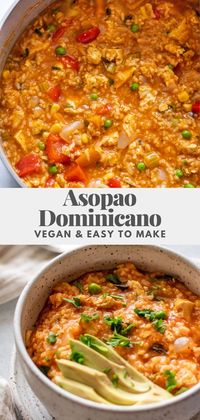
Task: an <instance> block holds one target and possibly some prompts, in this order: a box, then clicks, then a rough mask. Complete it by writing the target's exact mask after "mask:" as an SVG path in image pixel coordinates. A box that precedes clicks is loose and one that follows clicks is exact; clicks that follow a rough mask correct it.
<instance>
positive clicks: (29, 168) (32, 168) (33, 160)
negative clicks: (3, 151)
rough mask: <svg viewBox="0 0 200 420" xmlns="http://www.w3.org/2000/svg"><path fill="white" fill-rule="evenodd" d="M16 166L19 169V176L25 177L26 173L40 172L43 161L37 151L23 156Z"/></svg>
mask: <svg viewBox="0 0 200 420" xmlns="http://www.w3.org/2000/svg"><path fill="white" fill-rule="evenodd" d="M16 168H17V169H18V171H19V176H21V177H24V176H26V175H32V174H38V173H40V172H41V169H42V161H41V159H40V157H39V156H38V155H36V154H35V153H30V154H29V155H26V156H23V157H22V158H21V159H20V160H19V162H18V163H17V164H16Z"/></svg>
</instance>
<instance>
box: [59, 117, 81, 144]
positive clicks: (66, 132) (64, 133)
mask: <svg viewBox="0 0 200 420" xmlns="http://www.w3.org/2000/svg"><path fill="white" fill-rule="evenodd" d="M83 127H84V124H83V121H73V122H72V123H70V124H68V125H65V126H64V127H63V128H62V130H61V132H60V137H62V138H63V139H64V140H68V137H69V136H70V134H72V133H73V132H74V131H76V130H78V129H81V128H83Z"/></svg>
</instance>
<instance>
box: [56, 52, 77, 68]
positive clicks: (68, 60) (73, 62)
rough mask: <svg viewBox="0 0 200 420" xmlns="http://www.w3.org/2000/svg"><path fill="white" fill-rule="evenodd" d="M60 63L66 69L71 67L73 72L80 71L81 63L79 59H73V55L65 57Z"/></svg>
mask: <svg viewBox="0 0 200 420" xmlns="http://www.w3.org/2000/svg"><path fill="white" fill-rule="evenodd" d="M60 61H61V62H62V63H63V65H64V66H65V67H71V68H72V69H73V70H76V71H79V68H80V63H79V61H78V60H77V58H75V57H73V55H66V56H65V57H61V58H60Z"/></svg>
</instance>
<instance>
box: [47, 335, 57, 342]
mask: <svg viewBox="0 0 200 420" xmlns="http://www.w3.org/2000/svg"><path fill="white" fill-rule="evenodd" d="M46 341H47V343H49V344H55V343H56V341H57V335H56V334H55V333H53V332H50V333H49V335H48V337H47V340H46Z"/></svg>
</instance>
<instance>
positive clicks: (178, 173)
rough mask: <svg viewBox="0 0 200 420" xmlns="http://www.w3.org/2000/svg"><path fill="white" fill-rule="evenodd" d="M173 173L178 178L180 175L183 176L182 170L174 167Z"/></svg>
mask: <svg viewBox="0 0 200 420" xmlns="http://www.w3.org/2000/svg"><path fill="white" fill-rule="evenodd" d="M175 175H176V176H177V177H178V178H181V177H182V176H183V171H182V170H181V169H176V170H175Z"/></svg>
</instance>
